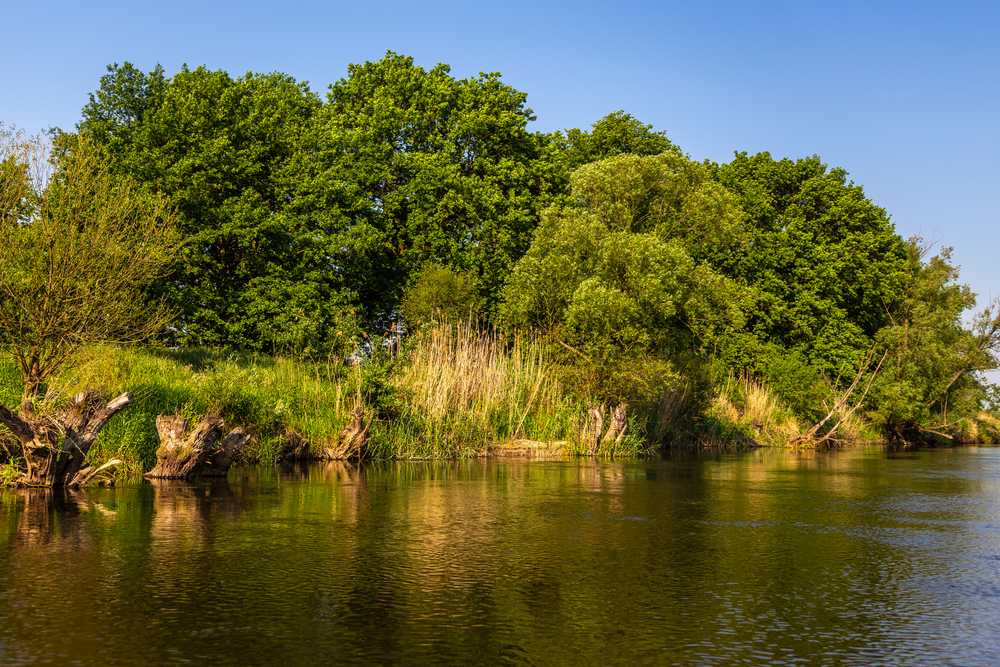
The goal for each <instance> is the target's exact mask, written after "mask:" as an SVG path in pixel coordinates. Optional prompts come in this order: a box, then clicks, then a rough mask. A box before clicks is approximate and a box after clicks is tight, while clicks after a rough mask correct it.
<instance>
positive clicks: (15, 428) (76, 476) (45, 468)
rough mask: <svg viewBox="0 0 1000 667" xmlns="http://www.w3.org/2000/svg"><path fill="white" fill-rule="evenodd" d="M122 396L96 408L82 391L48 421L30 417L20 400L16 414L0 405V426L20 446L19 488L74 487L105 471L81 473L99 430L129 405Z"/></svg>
mask: <svg viewBox="0 0 1000 667" xmlns="http://www.w3.org/2000/svg"><path fill="white" fill-rule="evenodd" d="M132 401H133V397H132V394H131V393H129V392H125V393H124V394H122V395H121V396H119V397H118V398H115V399H114V400H112V401H109V402H108V403H106V404H104V405H101V399H100V397H99V396H98V395H97V394H96V393H94V392H91V391H82V392H80V393H79V394H77V395H76V396H74V397H73V399H72V401H71V403H70V406H69V408H67V409H66V410H65V411H61V412H57V413H56V414H54V415H49V416H45V415H36V414H35V409H34V407H33V406H32V404H31V401H30V400H27V399H25V401H24V402H23V403H22V404H21V409H20V411H19V413H18V414H15V413H14V412H13V411H11V410H9V409H8V408H6V407H4V406H2V405H0V422H2V423H3V424H4V425H6V426H7V428H9V429H10V430H11V432H12V433H13V434H14V435H15V436H17V439H18V440H20V441H21V446H22V450H23V452H24V460H25V463H26V465H27V472H26V473H25V474H24V477H23V478H22V479H21V480H20V482H21V483H22V484H24V485H27V486H47V487H58V486H70V487H75V486H80V485H82V484H86V483H87V482H88V481H90V480H91V479H92V478H93V476H94V475H95V474H97V473H98V472H100V471H101V470H103V469H105V468H107V467H109V466H110V465H118V464H119V463H121V462H120V461H118V462H117V463H113V462H108V463H107V464H105V465H104V466H101V467H99V468H95V467H89V468H86V469H82V468H83V462H84V460H85V459H86V458H87V454H88V452H90V448H91V446H92V445H93V444H94V442H96V441H97V436H98V435H100V432H101V429H102V428H104V426H105V425H106V424H107V423H108V420H109V419H111V418H112V417H113V416H114V415H116V414H117V413H118V412H120V411H121V410H124V409H125V408H127V407H128V406H129V405H131V404H132Z"/></svg>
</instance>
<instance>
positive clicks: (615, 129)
mask: <svg viewBox="0 0 1000 667" xmlns="http://www.w3.org/2000/svg"><path fill="white" fill-rule="evenodd" d="M590 127H591V128H592V129H591V130H590V131H587V130H580V129H577V128H574V129H570V130H566V137H565V139H564V140H562V144H563V150H564V151H565V153H566V161H567V165H568V167H569V168H570V169H576V168H577V167H579V166H581V165H584V164H587V163H588V162H596V161H598V160H603V159H605V158H609V157H614V156H616V155H624V154H626V153H627V154H631V155H659V154H660V153H663V152H665V151H671V150H672V151H678V152H679V151H680V149H679V148H678V147H677V146H675V145H674V144H673V143H672V142H671V141H670V140H669V139H667V134H666V133H665V132H654V131H653V126H652V125H647V124H645V123H643V122H641V121H640V120H638V119H637V118H634V117H633V116H632V115H631V114H627V113H625V112H624V111H614V112H612V113H609V114H608V115H607V116H604V117H603V118H601V119H600V120H598V121H597V122H596V123H594V124H593V125H591V126H590ZM559 139H562V138H561V137H559Z"/></svg>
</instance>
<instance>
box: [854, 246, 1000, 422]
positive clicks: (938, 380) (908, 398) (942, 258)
mask: <svg viewBox="0 0 1000 667" xmlns="http://www.w3.org/2000/svg"><path fill="white" fill-rule="evenodd" d="M929 250H930V246H927V245H923V244H922V243H921V240H920V239H911V240H910V242H909V243H908V244H907V264H906V271H905V274H904V278H903V281H902V287H903V289H902V290H901V293H900V294H899V296H898V298H897V300H896V301H894V302H892V303H889V304H886V311H887V314H888V316H889V318H890V323H889V324H887V325H886V326H885V327H883V328H882V329H881V330H880V331H879V332H878V335H877V340H878V343H879V345H880V347H881V349H884V350H885V353H886V355H887V356H886V361H885V364H884V365H883V368H882V371H881V373H880V374H879V376H878V378H877V379H876V381H875V383H874V385H873V389H872V400H871V405H870V408H869V416H870V417H872V418H874V419H875V420H876V421H877V422H878V423H880V425H881V426H882V427H883V428H884V430H885V431H887V432H888V433H889V434H891V435H892V436H894V437H897V438H900V439H908V438H909V437H912V435H913V434H916V435H918V436H919V434H920V433H921V432H925V433H933V432H935V431H937V430H939V429H941V428H942V427H946V426H947V425H948V422H949V420H950V419H949V413H950V414H951V421H955V420H960V419H962V418H966V417H970V416H973V415H975V414H976V412H978V411H979V409H980V405H981V403H982V401H983V399H984V397H985V395H986V393H985V388H984V387H983V385H982V383H981V381H980V380H979V378H977V377H976V375H975V374H976V373H977V372H979V371H985V370H993V369H995V368H996V367H997V358H996V354H997V352H998V351H1000V312H998V309H997V304H995V303H993V304H990V306H989V307H988V308H986V309H985V310H983V311H982V312H980V313H978V314H977V315H976V316H975V317H974V318H973V323H972V327H971V328H966V327H965V326H964V325H963V323H962V314H963V313H964V312H966V311H968V310H970V309H972V308H974V307H975V305H976V295H975V294H973V293H972V291H971V290H970V289H969V287H968V286H967V285H962V284H960V283H958V282H957V281H958V269H957V268H956V267H954V266H953V265H952V264H951V248H944V249H942V251H941V252H940V254H938V255H937V256H935V257H933V258H931V259H930V260H925V259H924V258H925V257H926V256H927V254H928V253H929Z"/></svg>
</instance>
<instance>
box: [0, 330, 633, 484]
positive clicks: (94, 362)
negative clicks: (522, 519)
mask: <svg viewBox="0 0 1000 667" xmlns="http://www.w3.org/2000/svg"><path fill="white" fill-rule="evenodd" d="M82 359H83V360H82V361H80V362H79V363H78V364H76V365H75V366H73V367H72V368H69V369H67V370H65V371H64V372H62V373H61V374H60V375H59V376H58V377H55V378H52V379H51V381H50V382H49V391H48V394H47V396H46V397H45V399H44V401H42V405H37V406H36V408H38V409H42V410H50V411H51V410H58V409H59V408H61V407H63V406H65V405H66V404H67V403H68V402H69V398H70V397H71V396H73V395H74V394H76V393H77V392H79V391H81V390H83V389H88V388H89V389H96V390H98V391H99V392H101V393H102V394H103V395H104V396H105V397H107V398H112V397H114V396H117V395H118V394H120V393H122V392H124V391H131V392H132V393H133V394H134V395H135V403H134V404H133V405H131V406H130V407H129V408H127V409H126V410H123V411H122V412H121V413H119V414H118V415H116V416H115V418H113V419H112V420H111V421H110V422H109V423H108V424H107V426H106V427H105V428H104V430H103V431H102V433H101V437H100V438H99V439H98V441H97V442H96V443H95V445H94V446H93V448H92V449H91V451H90V454H89V457H88V459H89V460H88V463H102V462H104V461H106V460H108V459H111V458H118V459H121V460H122V461H123V465H122V466H120V467H119V468H118V471H117V473H116V474H117V475H118V476H119V477H124V478H135V477H138V476H140V475H141V474H142V473H143V472H145V471H148V470H150V469H151V468H152V467H153V465H154V464H155V462H156V450H157V448H158V447H159V442H158V439H157V435H156V428H155V424H156V417H157V415H160V414H168V415H172V414H180V415H183V416H184V417H186V418H188V419H190V420H197V419H199V418H200V417H201V416H203V415H204V414H206V412H209V411H217V412H219V414H221V416H222V417H223V419H225V421H226V424H227V426H228V427H229V428H232V427H235V426H237V425H245V426H249V427H250V429H251V431H252V433H253V438H252V440H251V442H250V444H249V445H248V447H247V448H246V450H244V454H243V457H242V462H244V463H273V462H275V461H278V460H280V459H281V456H282V445H283V443H284V435H285V433H287V432H289V431H294V432H297V433H299V434H300V435H301V436H302V437H304V438H306V439H308V440H309V441H310V443H311V444H312V446H313V448H314V449H318V448H320V447H322V446H323V445H325V444H335V443H336V441H337V439H338V437H339V434H340V433H341V432H342V431H343V429H344V427H345V425H346V424H347V423H348V422H349V420H350V415H351V413H352V411H353V410H354V408H355V407H356V406H358V405H361V406H363V407H364V408H365V409H366V410H368V411H373V412H375V414H376V419H375V421H374V423H373V425H372V429H371V433H370V436H371V441H370V446H369V454H370V455H371V456H372V457H374V458H380V459H444V458H463V457H472V456H481V455H488V454H493V453H497V452H500V451H503V445H504V444H505V443H507V442H510V441H514V440H533V441H541V442H552V441H566V445H565V450H566V451H567V453H584V451H583V448H582V447H581V446H580V445H579V443H577V442H576V441H575V438H576V436H577V435H578V434H579V425H580V424H581V423H582V422H581V420H582V417H583V414H584V410H583V404H582V403H581V402H579V401H574V400H573V399H571V398H570V397H568V396H567V395H566V394H565V392H564V391H563V388H562V387H561V385H560V384H559V382H558V381H557V380H556V379H554V378H553V376H552V373H551V368H550V364H549V363H548V361H547V359H546V357H545V354H544V352H543V348H542V346H540V345H539V344H538V343H537V342H535V341H532V340H522V339H518V340H515V341H513V342H512V343H509V342H507V341H505V340H504V339H502V338H501V337H499V336H497V335H496V334H494V333H489V332H487V333H483V332H479V331H476V330H474V329H473V328H471V327H469V326H467V325H466V326H458V327H452V328H444V329H438V330H435V331H431V332H428V333H427V334H425V335H424V336H422V337H419V338H417V339H415V340H414V341H413V342H412V343H411V344H410V345H409V346H408V347H407V349H405V350H402V349H399V350H394V351H391V352H389V351H387V352H385V353H384V354H380V355H378V357H377V358H376V359H374V360H373V361H371V362H370V363H366V364H364V365H363V366H361V367H358V366H348V365H344V364H332V363H308V362H300V361H295V360H290V359H282V358H280V357H278V358H274V357H269V356H256V355H240V354H232V353H227V352H221V351H213V350H202V349H198V350H180V351H175V350H153V349H145V348H120V347H114V346H109V345H106V346H95V347H91V348H88V349H87V350H85V353H84V355H83V357H82ZM21 386H22V385H21V379H20V374H19V373H18V371H17V368H16V366H15V365H14V363H13V362H12V361H11V360H9V358H0V401H3V402H4V404H5V405H8V406H10V407H14V406H16V405H17V404H18V403H19V402H20V398H21ZM0 431H2V432H0V439H3V440H2V442H0V444H3V443H6V444H7V445H8V451H9V452H10V455H11V456H16V455H17V443H16V441H15V440H13V437H12V436H11V434H10V433H8V432H6V429H3V428H2V427H0ZM642 449H643V441H642V438H641V436H640V434H639V432H638V431H633V432H632V433H631V434H630V437H628V438H625V439H624V440H623V441H622V442H621V443H619V444H618V445H616V446H612V447H605V448H603V449H602V450H601V451H599V452H598V453H599V454H600V455H610V456H621V457H624V456H634V455H635V454H637V453H639V452H640V451H642ZM12 470H13V468H11V466H5V467H4V469H3V470H0V475H8V476H9V475H10V474H12Z"/></svg>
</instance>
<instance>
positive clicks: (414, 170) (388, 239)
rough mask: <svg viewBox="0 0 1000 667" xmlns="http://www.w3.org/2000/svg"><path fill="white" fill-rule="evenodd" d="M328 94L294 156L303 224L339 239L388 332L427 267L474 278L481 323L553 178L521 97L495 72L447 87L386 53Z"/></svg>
mask: <svg viewBox="0 0 1000 667" xmlns="http://www.w3.org/2000/svg"><path fill="white" fill-rule="evenodd" d="M348 71H349V73H348V76H347V78H346V79H342V80H340V81H339V82H337V83H336V84H334V85H332V86H330V92H329V94H328V96H327V103H326V104H325V105H324V106H323V108H322V109H321V110H319V111H318V112H317V114H316V116H315V122H314V123H313V125H312V130H311V131H312V133H313V134H312V135H311V137H310V139H309V142H310V146H311V147H312V148H311V149H310V151H308V152H305V151H304V152H303V153H301V156H300V157H301V164H300V168H299V173H302V174H308V177H307V178H303V179H302V180H301V181H300V184H301V187H300V189H299V191H298V192H297V194H296V199H297V201H298V204H299V205H300V206H301V207H302V209H301V211H302V215H303V216H304V217H306V218H308V219H310V220H313V221H315V225H316V226H317V227H320V228H335V229H338V230H340V232H341V233H340V237H339V238H340V241H341V251H342V254H343V257H344V262H343V264H342V269H341V270H342V271H343V272H344V274H345V276H347V277H346V278H345V280H346V281H347V282H348V284H350V285H351V286H352V289H355V290H356V291H357V294H358V295H359V301H360V302H361V303H363V304H364V305H365V312H366V317H367V319H368V321H370V322H372V323H380V322H381V323H384V322H385V321H386V320H388V319H391V318H392V317H393V316H394V314H395V311H396V308H397V307H398V303H399V299H400V297H401V294H402V290H403V289H404V288H406V287H409V286H411V285H412V284H413V283H414V282H415V280H416V278H417V276H418V275H419V272H420V269H421V267H422V266H423V265H424V264H425V263H426V262H432V263H437V264H439V265H441V266H443V267H448V268H449V269H450V270H453V271H455V272H457V273H465V274H469V275H472V276H473V277H474V286H475V290H476V293H477V295H478V298H477V301H478V305H479V307H480V308H481V310H483V311H484V312H486V313H487V314H489V313H491V312H492V311H493V309H494V307H495V302H496V300H497V297H498V294H499V291H500V289H501V287H502V285H503V283H504V280H505V278H506V276H507V275H508V274H509V272H510V270H511V268H512V267H513V265H514V262H516V261H517V259H518V258H519V257H520V256H521V255H522V254H523V253H524V251H525V250H526V249H527V245H528V242H529V240H530V232H531V230H532V229H534V227H535V226H536V224H537V221H538V214H537V211H536V206H537V203H538V201H539V197H540V196H542V195H544V193H545V192H547V191H548V190H549V189H550V188H551V187H553V186H552V185H551V183H552V180H553V178H554V177H553V174H554V173H555V171H556V170H555V169H554V168H553V167H552V164H551V160H550V159H549V157H548V153H549V152H551V151H553V150H555V149H554V148H553V147H551V146H548V144H547V143H546V141H545V138H544V137H542V136H541V135H536V134H532V133H529V132H528V130H527V124H528V122H529V121H531V120H533V119H534V116H533V115H532V112H531V110H530V109H528V108H526V107H525V99H526V96H525V94H524V93H521V92H519V91H517V90H515V89H513V88H511V87H510V86H507V85H505V84H504V83H503V82H502V81H501V79H500V75H499V74H497V73H490V74H481V75H480V76H478V77H476V78H471V79H455V78H454V77H452V76H451V74H450V71H449V68H448V66H447V65H443V64H439V65H437V66H436V67H434V68H432V69H430V70H425V69H423V68H421V67H418V66H415V65H414V63H413V59H412V58H407V57H403V56H399V55H396V54H395V53H392V52H391V51H390V52H389V53H387V54H386V56H385V58H383V59H382V60H380V61H378V62H366V63H364V64H363V65H351V66H350V67H349V70H348Z"/></svg>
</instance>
